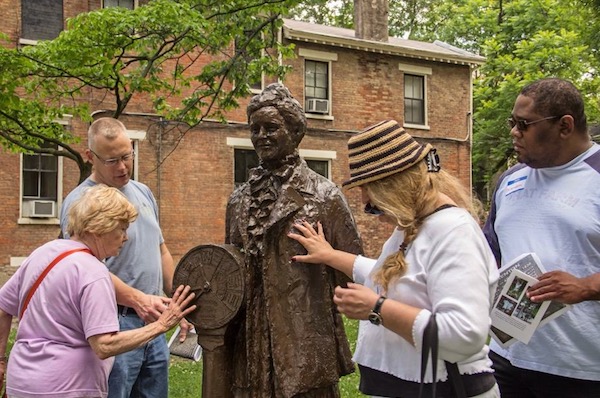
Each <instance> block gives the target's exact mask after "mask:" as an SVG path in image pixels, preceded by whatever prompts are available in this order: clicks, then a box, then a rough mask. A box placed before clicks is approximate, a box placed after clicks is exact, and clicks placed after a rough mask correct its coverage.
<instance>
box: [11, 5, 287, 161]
mask: <svg viewBox="0 0 600 398" xmlns="http://www.w3.org/2000/svg"><path fill="white" fill-rule="evenodd" d="M297 2H298V0H228V1H220V2H213V1H208V0H179V1H171V0H153V1H151V2H148V3H147V4H146V5H144V6H141V7H138V8H136V9H135V10H128V9H125V8H120V7H112V8H104V9H99V10H96V11H92V12H89V13H83V14H79V15H77V16H76V17H74V18H71V19H70V20H68V22H67V29H66V30H65V31H63V32H61V34H60V35H59V36H58V37H57V38H56V39H54V40H50V41H40V42H38V44H37V45H35V46H27V47H24V48H22V49H7V48H4V47H1V48H0V51H1V53H0V58H1V60H0V85H1V87H0V144H1V145H3V146H4V147H5V148H6V149H8V150H13V151H37V152H39V151H40V149H39V148H40V145H41V143H42V142H43V141H50V142H55V143H57V144H58V145H59V147H60V148H62V150H61V151H60V152H56V154H58V155H62V156H67V157H70V158H72V159H73V160H75V161H77V162H78V164H79V166H80V170H81V172H82V173H84V162H83V159H81V157H80V156H79V154H77V152H75V151H73V150H71V148H70V147H69V144H72V143H73V142H76V138H75V137H74V136H73V135H72V134H71V132H69V131H65V130H64V129H62V128H61V126H60V125H59V124H58V123H56V120H58V119H60V118H62V117H63V116H64V115H72V116H74V117H78V118H81V119H83V120H89V119H90V116H89V114H90V113H89V108H88V104H89V103H90V102H94V103H96V104H100V102H99V101H101V102H102V106H103V107H104V108H107V109H109V110H110V111H111V112H112V116H114V117H119V115H121V114H123V113H124V112H126V109H127V107H128V105H129V104H130V103H131V101H132V100H133V99H135V98H138V99H140V100H144V101H146V102H147V103H149V104H150V105H151V107H152V109H148V110H147V111H148V112H153V113H156V114H157V115H159V116H162V117H163V118H165V119H167V120H170V121H175V122H179V125H180V126H181V125H182V124H183V125H186V126H187V128H188V129H189V128H191V127H193V126H196V125H197V124H199V123H201V121H202V120H204V119H205V118H209V117H210V118H215V119H221V120H222V119H224V113H225V112H226V111H228V110H230V109H232V108H235V107H237V106H238V102H237V100H238V99H239V98H241V97H244V96H247V95H249V94H250V89H249V85H248V84H247V82H248V81H256V80H257V79H258V78H260V77H261V76H262V74H263V73H265V74H267V75H271V76H276V77H282V76H283V75H284V74H285V72H286V71H287V68H286V67H284V66H282V65H280V62H279V56H280V54H281V55H283V56H284V57H286V56H289V55H290V54H291V48H289V47H283V46H282V45H281V43H279V42H277V40H276V38H277V31H278V29H279V28H280V27H281V24H282V21H281V19H280V16H281V15H282V14H283V13H285V12H286V11H287V9H288V8H289V7H291V6H293V5H295V4H296V3H297ZM240 38H242V40H239V39H240ZM234 42H235V43H236V45H235V47H234V45H233V43H234ZM148 100H149V101H148Z"/></svg>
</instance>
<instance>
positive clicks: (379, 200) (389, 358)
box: [289, 120, 499, 398]
mask: <svg viewBox="0 0 600 398" xmlns="http://www.w3.org/2000/svg"><path fill="white" fill-rule="evenodd" d="M348 148H349V155H350V172H351V179H350V180H349V181H347V182H345V183H344V185H345V186H346V187H347V188H353V187H360V188H361V191H362V200H363V203H364V204H365V205H367V210H369V212H372V213H374V214H378V215H379V217H380V219H381V220H382V221H386V222H389V223H392V224H393V225H394V226H396V229H395V231H394V232H393V234H392V235H391V236H390V238H389V239H388V241H387V242H386V243H385V245H384V246H383V248H382V251H381V255H380V257H379V259H378V260H371V259H367V258H365V257H363V256H357V255H354V254H350V253H345V252H342V251H339V250H334V249H333V248H332V247H331V246H330V245H329V244H328V243H327V241H326V240H325V238H324V235H323V228H322V226H321V225H320V224H318V225H317V227H316V228H313V226H312V225H311V224H309V223H306V222H303V223H299V224H297V226H296V228H297V230H298V231H300V232H301V234H296V233H290V234H289V236H290V237H291V238H293V239H296V240H297V241H299V242H300V243H301V244H302V245H304V246H305V248H306V249H307V251H308V254H307V255H296V256H294V257H293V258H292V260H294V261H298V262H305V263H326V264H328V265H329V266H331V267H333V268H335V269H337V270H339V271H342V272H344V273H345V274H346V275H348V276H351V277H352V278H353V279H354V281H355V282H356V283H350V284H348V288H341V287H337V288H336V289H335V297H334V302H335V303H336V305H337V306H338V309H339V310H340V312H342V313H343V314H345V315H346V316H348V317H350V318H353V319H360V320H363V322H361V323H360V330H359V337H358V343H357V348H356V352H355V354H354V359H355V360H356V362H357V363H358V366H359V369H360V372H361V385H360V388H361V391H362V392H363V393H365V394H370V395H375V396H385V397H400V396H401V397H416V396H417V395H418V390H419V380H420V366H419V363H420V362H421V350H422V348H423V332H424V330H425V327H426V325H427V324H428V321H429V319H430V316H431V314H432V313H435V314H436V318H437V323H438V327H439V357H440V361H439V363H438V369H439V372H438V376H437V377H438V379H437V381H438V382H439V383H438V385H437V387H438V388H437V392H438V396H453V395H452V388H451V386H450V383H449V382H446V380H447V377H448V376H447V372H446V366H444V362H443V361H447V362H448V363H457V364H458V369H459V371H460V374H461V376H459V377H460V378H461V379H462V380H463V384H464V385H465V389H466V393H467V396H469V397H475V396H477V397H486V398H492V397H499V393H498V388H497V386H496V382H495V380H494V377H493V374H492V368H491V361H490V359H489V358H488V355H487V354H488V348H487V346H486V338H487V335H488V329H489V325H490V322H491V321H490V315H489V314H490V307H491V305H492V300H493V297H494V290H495V286H496V282H497V279H498V271H497V269H496V261H495V260H494V257H493V255H492V253H491V250H490V248H489V246H488V244H487V242H486V240H485V238H484V236H483V234H482V232H481V229H480V227H479V224H478V222H477V221H476V219H475V218H474V217H472V215H475V214H476V212H475V211H474V207H473V203H472V201H471V197H470V193H469V192H468V191H467V190H466V189H464V188H463V187H462V186H461V185H460V184H459V183H458V181H457V180H456V179H455V178H453V177H452V176H450V174H448V173H446V172H444V171H443V170H440V167H439V164H438V161H437V160H438V159H437V156H436V155H435V151H434V150H433V148H432V147H431V145H429V144H426V145H422V144H419V143H418V142H416V141H415V140H414V139H413V138H412V137H411V136H410V135H408V134H407V133H406V132H405V131H404V130H403V129H402V128H401V127H400V126H399V125H398V123H397V122H395V121H393V120H387V121H383V122H381V123H378V124H376V125H374V126H371V127H369V128H367V129H366V130H364V131H362V132H361V133H360V134H357V135H356V136H354V137H352V138H351V139H350V141H349V143H348ZM425 382H426V383H428V385H429V387H428V388H427V390H430V389H431V388H430V387H431V384H432V382H433V379H432V376H431V372H428V373H427V375H426V376H425Z"/></svg>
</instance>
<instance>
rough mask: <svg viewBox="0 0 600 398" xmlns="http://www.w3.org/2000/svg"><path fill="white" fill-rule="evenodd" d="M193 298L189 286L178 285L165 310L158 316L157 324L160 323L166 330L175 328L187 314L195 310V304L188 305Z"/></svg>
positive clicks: (193, 295)
mask: <svg viewBox="0 0 600 398" xmlns="http://www.w3.org/2000/svg"><path fill="white" fill-rule="evenodd" d="M195 296H196V295H195V294H194V293H192V292H191V290H190V287H189V286H183V285H180V286H179V287H178V288H177V290H175V293H174V294H173V297H172V298H171V302H170V303H169V306H168V307H167V309H166V310H165V311H163V313H162V314H160V317H159V318H158V322H160V323H162V324H163V325H164V326H165V328H166V329H167V330H170V329H172V328H173V327H175V326H177V324H179V323H180V321H181V320H182V319H183V318H184V317H185V316H186V315H187V314H189V313H190V312H192V311H194V310H195V309H196V305H195V304H194V305H190V303H191V302H192V300H193V299H194V297H195Z"/></svg>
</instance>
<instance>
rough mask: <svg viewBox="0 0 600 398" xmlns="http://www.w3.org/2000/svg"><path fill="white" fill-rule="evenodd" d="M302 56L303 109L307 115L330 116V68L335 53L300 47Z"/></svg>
mask: <svg viewBox="0 0 600 398" xmlns="http://www.w3.org/2000/svg"><path fill="white" fill-rule="evenodd" d="M298 55H299V56H301V57H304V111H305V112H306V113H307V116H308V117H313V118H319V117H321V118H322V117H326V118H331V109H332V107H331V104H332V98H331V85H332V82H331V76H332V73H331V69H332V62H333V61H337V54H336V53H330V52H325V51H316V50H310V49H306V48H300V49H299V50H298Z"/></svg>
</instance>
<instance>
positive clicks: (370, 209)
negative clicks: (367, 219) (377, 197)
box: [365, 203, 383, 216]
mask: <svg viewBox="0 0 600 398" xmlns="http://www.w3.org/2000/svg"><path fill="white" fill-rule="evenodd" d="M365 213H367V214H372V215H374V216H380V215H382V214H383V211H382V210H379V209H378V208H377V207H376V206H373V205H372V204H370V203H367V204H366V205H365Z"/></svg>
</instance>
